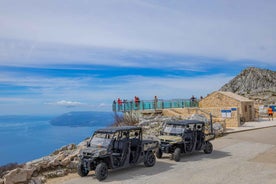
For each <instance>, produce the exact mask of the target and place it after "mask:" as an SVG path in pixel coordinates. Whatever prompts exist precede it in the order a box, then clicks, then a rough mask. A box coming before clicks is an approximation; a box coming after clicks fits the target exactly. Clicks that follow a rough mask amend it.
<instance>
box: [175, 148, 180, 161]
mask: <svg viewBox="0 0 276 184" xmlns="http://www.w3.org/2000/svg"><path fill="white" fill-rule="evenodd" d="M180 153H181V149H180V148H176V149H175V150H174V152H173V159H174V161H176V162H179V160H180Z"/></svg>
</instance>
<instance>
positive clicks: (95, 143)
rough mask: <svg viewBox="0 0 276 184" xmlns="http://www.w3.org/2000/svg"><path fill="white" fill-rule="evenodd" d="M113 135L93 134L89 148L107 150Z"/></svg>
mask: <svg viewBox="0 0 276 184" xmlns="http://www.w3.org/2000/svg"><path fill="white" fill-rule="evenodd" d="M113 135H114V134H113V133H95V134H94V135H93V137H92V139H91V140H90V146H91V147H105V148H107V147H108V146H109V144H110V142H111V140H112V138H113Z"/></svg>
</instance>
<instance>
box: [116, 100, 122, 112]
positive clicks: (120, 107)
mask: <svg viewBox="0 0 276 184" xmlns="http://www.w3.org/2000/svg"><path fill="white" fill-rule="evenodd" d="M117 103H118V111H120V110H122V105H123V102H122V100H121V99H120V98H118V100H117Z"/></svg>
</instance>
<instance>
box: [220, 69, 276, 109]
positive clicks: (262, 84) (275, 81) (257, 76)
mask: <svg viewBox="0 0 276 184" xmlns="http://www.w3.org/2000/svg"><path fill="white" fill-rule="evenodd" d="M220 91H230V92H233V93H236V94H239V95H242V96H246V97H248V98H250V99H253V100H257V101H260V102H263V103H265V104H271V103H275V102H276V72H275V71H272V70H267V69H260V68H254V67H249V68H246V69H245V70H243V71H242V72H241V73H240V74H239V75H237V76H236V77H235V78H233V79H232V80H231V81H230V82H228V83H227V84H225V85H224V86H222V87H221V88H220Z"/></svg>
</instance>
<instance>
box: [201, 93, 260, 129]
mask: <svg viewBox="0 0 276 184" xmlns="http://www.w3.org/2000/svg"><path fill="white" fill-rule="evenodd" d="M233 96H234V97H236V98H241V99H243V100H238V99H235V98H234V97H231V96H227V95H225V94H223V93H221V92H214V93H212V94H210V95H209V96H207V97H205V98H204V99H202V100H201V101H200V102H199V107H200V108H203V109H204V108H220V109H221V110H223V109H231V108H234V109H237V111H236V112H234V111H232V112H231V113H232V114H233V115H234V116H236V118H238V119H237V121H236V122H235V120H232V119H229V120H227V121H229V123H228V125H227V126H229V127H233V126H240V120H241V121H242V122H247V121H254V119H255V109H254V101H251V100H249V99H248V101H246V100H244V97H241V96H238V95H236V94H233ZM218 113H221V112H220V111H219V112H218ZM236 113H238V114H236Z"/></svg>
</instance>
